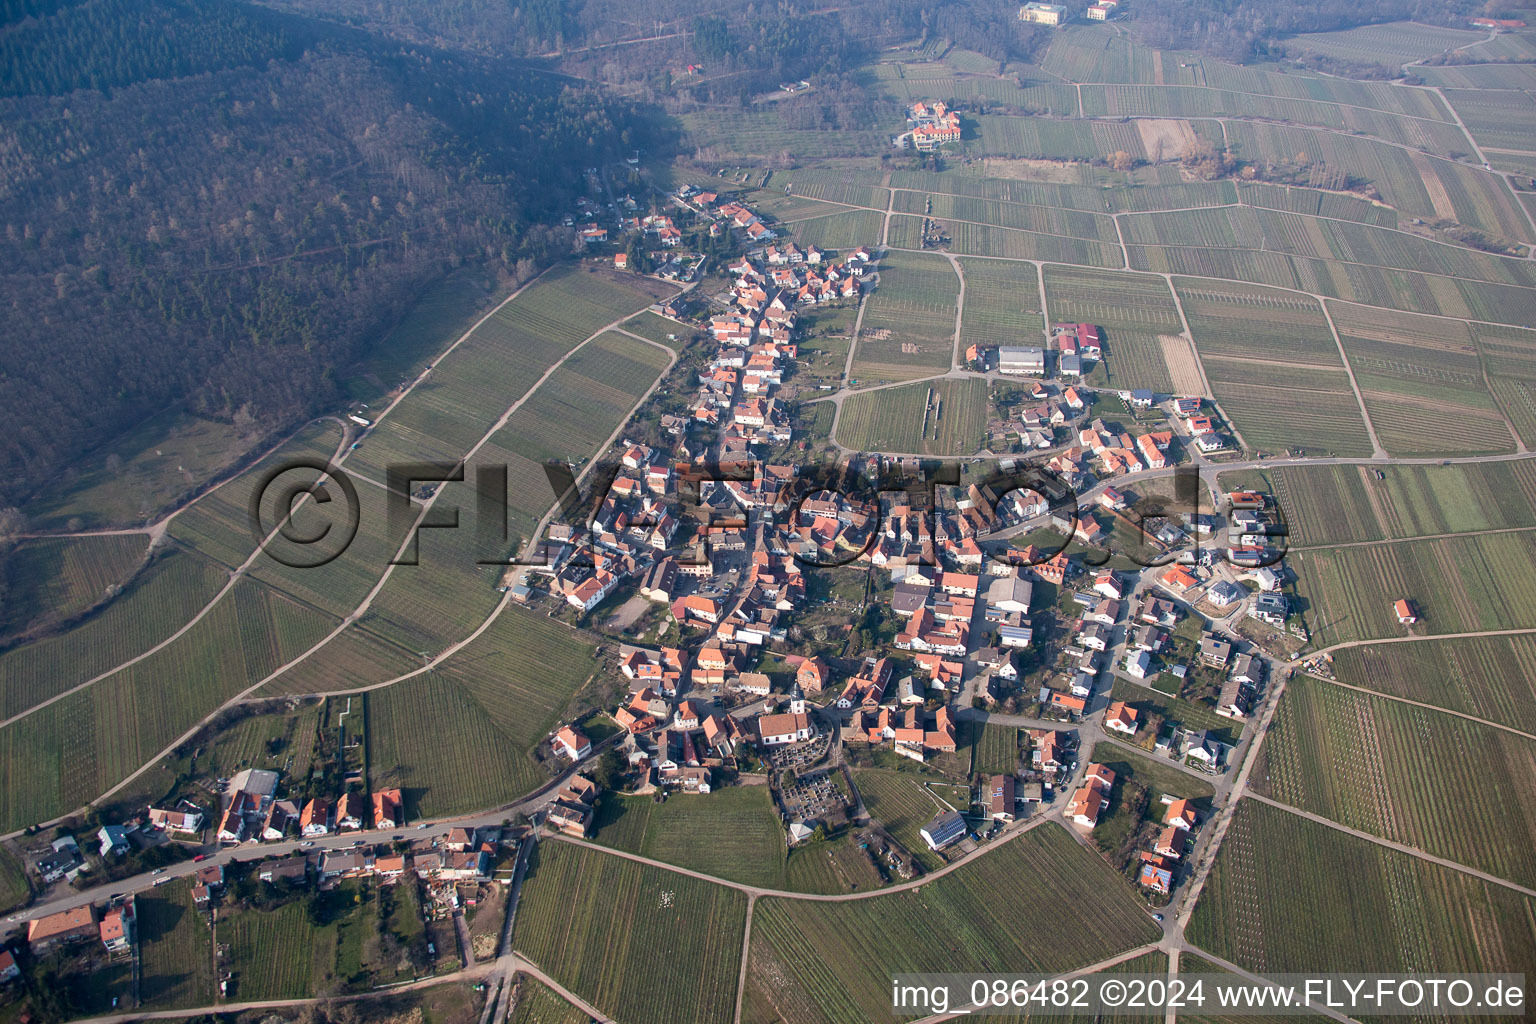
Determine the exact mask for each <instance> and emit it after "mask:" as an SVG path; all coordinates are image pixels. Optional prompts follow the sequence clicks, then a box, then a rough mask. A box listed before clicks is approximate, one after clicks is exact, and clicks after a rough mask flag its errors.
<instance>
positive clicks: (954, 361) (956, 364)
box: [944, 252, 965, 376]
mask: <svg viewBox="0 0 1536 1024" xmlns="http://www.w3.org/2000/svg"><path fill="white" fill-rule="evenodd" d="M944 258H945V259H946V260H948V261H949V266H950V269H951V270H953V271H954V272H955V276H956V277H957V278H959V279H960V290H959V291H958V292H956V293H955V341H954V345H953V346H952V348H951V350H950V353H949V370H948V371H946V373H945V374H944V375H945V376H947V375H948V374H958V373H959V372H960V332H961V321H962V319H963V318H964V316H965V271H964V270H962V269H960V260H959V258H958V257H956V256H955V255H954V254H953V253H949V252H946V253H944Z"/></svg>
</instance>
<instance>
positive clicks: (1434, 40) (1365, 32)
mask: <svg viewBox="0 0 1536 1024" xmlns="http://www.w3.org/2000/svg"><path fill="white" fill-rule="evenodd" d="M1484 38H1486V36H1484V34H1483V33H1481V32H1469V31H1465V30H1461V29H1453V28H1441V27H1440V26H1438V25H1421V24H1419V23H1418V22H1413V21H1392V22H1387V23H1385V24H1381V25H1362V26H1360V27H1359V28H1347V29H1342V30H1340V31H1337V32H1309V33H1305V34H1303V35H1299V36H1295V37H1293V38H1292V39H1291V45H1292V46H1294V47H1296V48H1298V49H1300V50H1304V51H1307V52H1310V53H1319V54H1322V55H1323V56H1325V57H1333V58H1335V59H1336V60H1343V61H1352V62H1363V63H1371V62H1390V63H1391V64H1392V65H1393V66H1396V65H1398V64H1403V63H1405V62H1407V61H1411V60H1420V59H1422V58H1424V57H1429V56H1433V55H1434V54H1437V53H1441V52H1444V51H1445V50H1451V49H1455V48H1456V47H1460V46H1467V45H1469V44H1471V43H1476V42H1478V41H1479V40H1482V39H1484Z"/></svg>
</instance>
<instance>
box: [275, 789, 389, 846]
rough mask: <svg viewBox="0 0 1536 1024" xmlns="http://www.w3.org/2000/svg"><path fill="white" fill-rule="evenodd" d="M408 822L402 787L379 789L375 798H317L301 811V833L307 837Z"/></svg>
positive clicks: (344, 796)
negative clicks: (332, 799) (333, 799)
mask: <svg viewBox="0 0 1536 1024" xmlns="http://www.w3.org/2000/svg"><path fill="white" fill-rule="evenodd" d="M404 823H405V810H404V805H403V803H402V798H401V794H400V790H398V789H381V790H375V791H374V793H373V794H372V796H371V798H370V797H368V796H364V795H363V794H361V793H343V794H342V795H341V798H340V799H339V800H336V801H331V800H328V799H326V798H324V797H315V798H314V799H312V800H310V801H309V802H308V803H306V804H305V805H304V808H303V810H302V811H300V812H299V832H300V834H301V835H303V836H305V837H306V838H312V837H315V836H324V835H329V834H331V833H332V832H352V831H357V830H359V829H365V828H375V829H389V828H399V827H400V826H401V825H402V824H404Z"/></svg>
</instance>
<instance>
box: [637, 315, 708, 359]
mask: <svg viewBox="0 0 1536 1024" xmlns="http://www.w3.org/2000/svg"><path fill="white" fill-rule="evenodd" d="M619 326H620V327H621V328H622V329H623V330H626V331H629V332H630V333H632V334H638V335H640V337H642V338H649V339H651V340H652V341H654V342H655V343H656V344H658V345H665V346H667V347H668V348H670V349H672V350H673V351H675V352H681V351H682V350H683V348H684V347H685V346H686V345H687V344H688V341H689V339H690V338H692V337H693V336H694V335H696V334H698V333H699V331H698V329H697V328H694V327H690V326H688V325H686V324H680V323H678V322H677V321H676V320H668V319H667V318H666V317H664V316H659V315H657V314H656V313H652V312H651V311H649V310H647V311H645V312H644V313H641V314H640V315H639V316H633V317H630V318H629V319H628V320H625V321H624V322H623V323H622V324H620V325H619Z"/></svg>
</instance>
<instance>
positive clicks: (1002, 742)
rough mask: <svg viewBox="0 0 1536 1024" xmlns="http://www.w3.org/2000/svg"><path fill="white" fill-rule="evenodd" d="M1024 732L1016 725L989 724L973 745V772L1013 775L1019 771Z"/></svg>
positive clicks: (984, 727)
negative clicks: (1020, 749)
mask: <svg viewBox="0 0 1536 1024" xmlns="http://www.w3.org/2000/svg"><path fill="white" fill-rule="evenodd" d="M1023 739H1024V731H1023V730H1022V729H1020V728H1019V727H1018V726H1014V725H998V724H996V723H994V722H988V723H986V725H985V726H983V727H982V729H981V732H980V734H979V735H978V736H977V737H976V742H975V743H973V744H972V745H971V771H973V772H984V773H986V774H989V775H990V774H995V773H1002V774H1004V775H1013V774H1015V773H1016V772H1018V770H1019V763H1020V753H1019V746H1020V744H1021V743H1022V742H1023Z"/></svg>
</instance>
